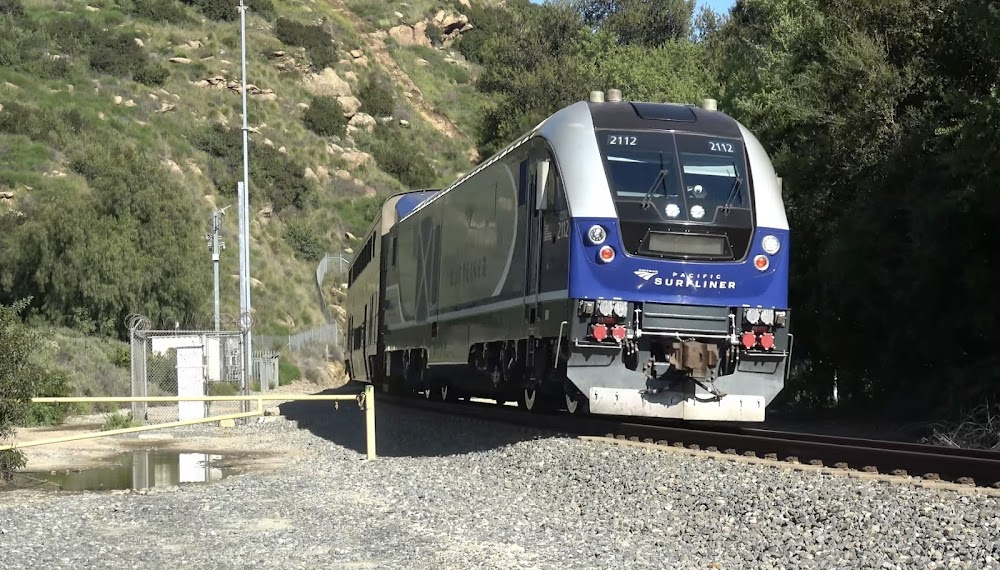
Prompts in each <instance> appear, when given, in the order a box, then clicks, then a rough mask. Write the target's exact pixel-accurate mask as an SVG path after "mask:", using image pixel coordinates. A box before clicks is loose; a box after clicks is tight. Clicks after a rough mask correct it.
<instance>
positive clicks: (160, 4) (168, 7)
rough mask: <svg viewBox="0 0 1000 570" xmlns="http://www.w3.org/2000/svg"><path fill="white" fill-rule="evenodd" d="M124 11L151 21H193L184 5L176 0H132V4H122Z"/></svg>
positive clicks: (184, 22)
mask: <svg viewBox="0 0 1000 570" xmlns="http://www.w3.org/2000/svg"><path fill="white" fill-rule="evenodd" d="M122 8H123V9H124V10H125V12H126V13H128V14H131V15H133V16H136V17H138V18H144V19H146V20H150V21H153V22H166V23H168V24H174V25H182V24H188V23H193V22H194V18H192V17H191V16H190V15H189V14H188V11H187V10H185V9H184V5H183V4H181V3H180V2H178V1H177V0H134V1H133V2H132V4H131V5H130V6H129V5H125V4H123V6H122Z"/></svg>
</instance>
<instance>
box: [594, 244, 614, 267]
mask: <svg viewBox="0 0 1000 570" xmlns="http://www.w3.org/2000/svg"><path fill="white" fill-rule="evenodd" d="M598 255H599V256H600V258H601V261H603V262H604V263H610V262H611V260H613V259H614V258H615V250H614V249H612V248H611V246H610V245H606V246H604V247H602V248H601V251H600V253H599V254H598Z"/></svg>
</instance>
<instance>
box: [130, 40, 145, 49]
mask: <svg viewBox="0 0 1000 570" xmlns="http://www.w3.org/2000/svg"><path fill="white" fill-rule="evenodd" d="M132 39H133V40H135V45H137V46H139V47H146V43H145V42H143V41H142V40H141V39H139V38H132Z"/></svg>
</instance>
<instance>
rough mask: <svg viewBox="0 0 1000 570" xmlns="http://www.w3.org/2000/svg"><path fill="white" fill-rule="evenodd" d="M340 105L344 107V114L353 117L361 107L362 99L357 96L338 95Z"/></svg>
mask: <svg viewBox="0 0 1000 570" xmlns="http://www.w3.org/2000/svg"><path fill="white" fill-rule="evenodd" d="M337 101H339V102H340V106H341V107H343V108H344V116H345V117H347V118H351V117H353V116H354V115H356V114H357V112H358V109H360V108H361V101H360V100H359V99H358V98H357V97H337Z"/></svg>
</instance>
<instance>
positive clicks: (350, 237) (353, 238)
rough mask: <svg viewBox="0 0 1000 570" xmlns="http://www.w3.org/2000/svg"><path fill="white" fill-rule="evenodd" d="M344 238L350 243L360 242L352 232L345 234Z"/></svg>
mask: <svg viewBox="0 0 1000 570" xmlns="http://www.w3.org/2000/svg"><path fill="white" fill-rule="evenodd" d="M344 237H345V238H347V240H348V241H358V236H356V235H354V234H352V233H351V232H344Z"/></svg>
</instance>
